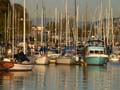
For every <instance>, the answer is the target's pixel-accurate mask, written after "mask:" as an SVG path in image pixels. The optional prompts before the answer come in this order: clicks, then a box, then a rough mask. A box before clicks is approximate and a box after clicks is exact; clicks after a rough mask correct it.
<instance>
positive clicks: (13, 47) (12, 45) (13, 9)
mask: <svg viewBox="0 0 120 90" xmlns="http://www.w3.org/2000/svg"><path fill="white" fill-rule="evenodd" d="M12 9H13V11H12V14H13V15H12V58H14V23H15V22H14V0H13V8H12Z"/></svg>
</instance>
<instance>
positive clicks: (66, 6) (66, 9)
mask: <svg viewBox="0 0 120 90" xmlns="http://www.w3.org/2000/svg"><path fill="white" fill-rule="evenodd" d="M67 3H68V0H66V5H65V14H66V15H65V17H66V46H67V40H68V35H67V34H68V17H67V16H68V4H67Z"/></svg>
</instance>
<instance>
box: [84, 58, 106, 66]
mask: <svg viewBox="0 0 120 90" xmlns="http://www.w3.org/2000/svg"><path fill="white" fill-rule="evenodd" d="M107 61H108V58H107V57H85V62H86V63H87V64H88V65H104V64H106V63H107Z"/></svg>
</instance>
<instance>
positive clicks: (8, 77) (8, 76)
mask: <svg viewBox="0 0 120 90" xmlns="http://www.w3.org/2000/svg"><path fill="white" fill-rule="evenodd" d="M30 74H31V72H4V71H1V72H0V75H1V76H0V90H16V89H17V90H23V89H24V88H25V87H24V86H25V85H26V79H27V78H29V75H30Z"/></svg>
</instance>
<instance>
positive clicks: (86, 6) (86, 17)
mask: <svg viewBox="0 0 120 90" xmlns="http://www.w3.org/2000/svg"><path fill="white" fill-rule="evenodd" d="M85 1H86V2H85V4H86V5H85V39H84V40H85V42H86V38H87V19H88V0H85Z"/></svg>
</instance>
